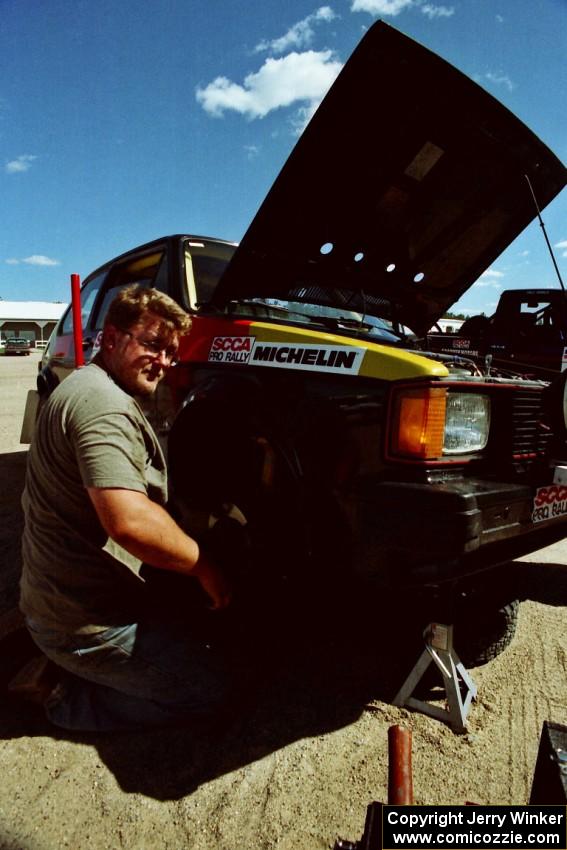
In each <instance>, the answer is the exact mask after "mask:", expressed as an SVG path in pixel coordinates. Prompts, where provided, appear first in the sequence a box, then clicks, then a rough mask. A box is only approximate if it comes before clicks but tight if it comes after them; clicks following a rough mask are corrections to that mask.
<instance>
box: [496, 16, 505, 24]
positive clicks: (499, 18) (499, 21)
mask: <svg viewBox="0 0 567 850" xmlns="http://www.w3.org/2000/svg"><path fill="white" fill-rule="evenodd" d="M496 21H497V22H498V23H499V24H503V23H504V18H503V17H502V15H496Z"/></svg>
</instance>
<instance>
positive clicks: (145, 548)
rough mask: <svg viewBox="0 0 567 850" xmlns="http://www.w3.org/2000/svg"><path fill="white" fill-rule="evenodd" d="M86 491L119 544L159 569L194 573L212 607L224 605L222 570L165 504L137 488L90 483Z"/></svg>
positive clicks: (226, 598)
mask: <svg viewBox="0 0 567 850" xmlns="http://www.w3.org/2000/svg"><path fill="white" fill-rule="evenodd" d="M88 494H89V496H90V499H91V501H92V503H93V506H94V509H95V511H96V513H97V516H98V518H99V520H100V523H101V525H102V527H103V528H104V530H105V531H106V533H107V534H108V536H109V537H111V538H112V539H113V540H114V541H115V542H116V543H118V545H119V546H122V548H123V549H126V551H127V552H130V554H131V555H134V557H136V558H139V559H140V561H144V562H145V563H147V564H151V565H152V566H154V567H157V568H158V569H163V570H173V571H174V572H178V573H185V574H186V575H192V576H194V577H195V578H196V579H197V581H198V582H199V583H200V585H201V587H202V588H203V590H204V591H205V593H206V594H207V595H208V596H209V597H210V599H211V600H212V603H213V604H212V606H211V607H212V608H213V609H214V610H220V609H221V608H226V606H227V605H228V604H229V602H230V591H229V587H228V584H227V582H226V579H225V578H224V576H223V574H222V572H221V571H220V570H219V568H218V567H216V566H215V565H214V564H213V563H212V562H211V561H209V560H208V558H206V557H205V556H204V555H203V553H201V552H200V551H199V546H198V544H197V542H196V541H195V540H193V538H192V537H189V535H187V534H185V532H184V531H182V529H181V528H180V527H179V526H178V525H177V523H176V522H175V521H174V520H173V519H172V517H171V516H170V515H169V514H168V513H167V511H166V510H164V508H162V507H161V506H160V505H158V504H156V503H155V502H152V500H151V499H149V498H148V497H147V496H146V494H145V493H140V492H138V491H137V490H118V489H114V488H98V487H89V488H88Z"/></svg>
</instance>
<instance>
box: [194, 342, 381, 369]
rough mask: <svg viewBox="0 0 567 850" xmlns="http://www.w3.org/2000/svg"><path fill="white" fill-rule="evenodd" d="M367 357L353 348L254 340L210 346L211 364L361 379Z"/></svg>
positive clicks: (215, 343) (219, 343)
mask: <svg viewBox="0 0 567 850" xmlns="http://www.w3.org/2000/svg"><path fill="white" fill-rule="evenodd" d="M365 353H366V350H365V349H364V348H353V347H352V346H341V345H316V344H313V343H305V344H303V345H293V344H284V343H281V342H257V341H256V337H253V336H216V337H214V339H213V341H212V343H211V348H210V351H209V361H214V362H216V363H246V364H248V365H249V366H272V367H275V368H276V369H304V370H307V371H312V372H334V373H336V372H348V373H349V374H351V375H358V372H359V370H360V365H361V363H362V359H363V357H364V355H365Z"/></svg>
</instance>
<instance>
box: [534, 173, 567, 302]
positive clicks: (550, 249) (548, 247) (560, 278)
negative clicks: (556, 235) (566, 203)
mask: <svg viewBox="0 0 567 850" xmlns="http://www.w3.org/2000/svg"><path fill="white" fill-rule="evenodd" d="M524 177H525V178H526V180H527V181H528V186H529V187H530V192H531V193H532V198H533V202H534V204H535V208H536V212H537V217H538V221H539V225H540V227H541V230H542V233H543V238H544V239H545V244H546V245H547V249H548V251H549V253H550V256H551V262H552V263H553V268H554V269H555V273H556V274H557V277H558V279H559V285H560V287H561V289H562V290H563V292H565V285H564V283H563V278H562V277H561V272H560V271H559V266H558V265H557V261H556V259H555V254H554V253H553V248H552V247H551V243H550V241H549V239H548V238H547V231H546V229H545V224H544V223H543V219H542V217H541V212H540V209H539V204H538V202H537V198H536V196H535V192H534V189H533V186H532V182H531V180H530V178H529V177H528V175H527V174H524Z"/></svg>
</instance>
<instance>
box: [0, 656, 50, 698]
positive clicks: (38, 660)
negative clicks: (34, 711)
mask: <svg viewBox="0 0 567 850" xmlns="http://www.w3.org/2000/svg"><path fill="white" fill-rule="evenodd" d="M58 681H59V679H58V675H57V667H56V665H55V664H54V663H53V662H52V661H50V660H49V658H47V657H46V656H45V655H37V656H35V657H34V658H32V659H30V661H28V662H27V664H25V665H24V666H23V667H22V668H21V670H19V671H18V672H17V673H16V675H15V676H14V678H13V679H11V681H10V682H9V683H8V689H7V690H8V694H9V696H11V697H14V698H15V699H22V700H25V701H26V702H32V703H35V704H36V705H43V704H44V703H45V701H46V700H47V698H48V697H49V695H50V694H51V692H52V691H53V689H54V688H55V686H56V685H57V683H58Z"/></svg>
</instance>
